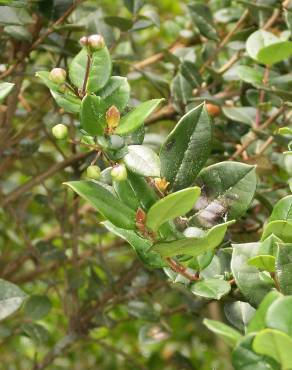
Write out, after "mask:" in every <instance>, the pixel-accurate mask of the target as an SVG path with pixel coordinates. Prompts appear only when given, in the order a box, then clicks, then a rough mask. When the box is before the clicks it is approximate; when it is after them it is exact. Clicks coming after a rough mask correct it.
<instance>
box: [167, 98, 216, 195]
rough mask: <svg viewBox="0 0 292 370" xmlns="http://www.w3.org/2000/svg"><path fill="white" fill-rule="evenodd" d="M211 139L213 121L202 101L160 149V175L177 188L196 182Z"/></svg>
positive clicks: (182, 120)
mask: <svg viewBox="0 0 292 370" xmlns="http://www.w3.org/2000/svg"><path fill="white" fill-rule="evenodd" d="M211 142H212V125H211V121H210V118H209V116H208V113H207V111H206V109H205V106H204V104H201V105H199V106H198V107H196V108H194V109H192V110H190V111H189V112H188V113H187V114H185V115H184V116H183V117H182V118H181V119H180V121H179V122H178V124H177V125H176V126H175V128H174V129H173V131H172V132H171V133H170V134H169V135H168V137H167V139H166V141H165V142H164V144H163V146H162V148H161V152H160V159H161V175H162V177H165V178H166V179H167V181H168V182H170V186H171V188H172V189H173V190H174V191H176V190H180V189H183V188H186V187H188V186H190V185H192V184H193V183H194V180H195V178H196V176H197V174H198V173H199V171H200V170H201V169H202V167H203V166H204V164H205V163H206V160H207V158H208V156H209V153H210V150H211Z"/></svg>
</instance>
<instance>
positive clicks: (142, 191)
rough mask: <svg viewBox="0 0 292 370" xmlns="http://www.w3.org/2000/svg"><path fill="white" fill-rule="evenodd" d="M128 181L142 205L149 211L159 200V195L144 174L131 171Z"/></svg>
mask: <svg viewBox="0 0 292 370" xmlns="http://www.w3.org/2000/svg"><path fill="white" fill-rule="evenodd" d="M128 181H129V183H130V185H131V188H132V189H133V192H134V193H135V196H136V198H137V199H138V200H139V202H140V205H141V207H142V208H143V209H144V210H145V211H147V210H148V209H149V208H150V207H151V206H152V204H154V203H155V202H156V201H157V199H158V195H157V194H156V193H155V191H154V189H153V188H152V187H150V185H149V184H148V183H147V181H146V180H145V178H144V177H142V176H139V175H137V174H135V173H133V172H131V171H129V172H128Z"/></svg>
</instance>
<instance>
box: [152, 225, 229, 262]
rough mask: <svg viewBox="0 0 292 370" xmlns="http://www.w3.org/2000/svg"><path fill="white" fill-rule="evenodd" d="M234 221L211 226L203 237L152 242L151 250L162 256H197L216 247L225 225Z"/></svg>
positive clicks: (225, 228) (225, 227) (222, 235)
mask: <svg viewBox="0 0 292 370" xmlns="http://www.w3.org/2000/svg"><path fill="white" fill-rule="evenodd" d="M232 223H234V221H229V222H226V223H224V224H220V225H216V226H214V227H212V229H210V230H209V231H208V233H207V235H206V236H205V237H203V238H186V239H179V240H175V241H171V242H160V243H157V244H154V245H153V247H152V250H153V251H156V252H157V253H159V254H160V255H161V256H163V257H173V256H177V255H180V254H187V255H190V256H194V257H196V256H198V255H200V254H202V253H204V252H207V251H209V250H212V249H214V248H216V247H217V246H218V245H219V244H220V243H221V242H222V240H223V238H224V235H225V233H226V230H227V227H228V226H229V225H231V224H232Z"/></svg>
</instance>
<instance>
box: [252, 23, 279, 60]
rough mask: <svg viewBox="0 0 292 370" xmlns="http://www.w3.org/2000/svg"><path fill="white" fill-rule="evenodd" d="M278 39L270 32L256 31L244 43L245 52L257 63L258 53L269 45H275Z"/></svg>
mask: <svg viewBox="0 0 292 370" xmlns="http://www.w3.org/2000/svg"><path fill="white" fill-rule="evenodd" d="M278 41H279V39H278V38H277V37H276V36H274V35H273V34H272V33H271V32H268V31H264V30H258V31H255V32H254V33H252V34H251V35H250V36H249V38H248V39H247V41H246V51H247V53H248V54H249V56H250V57H251V58H252V59H254V60H256V61H258V53H259V51H260V50H261V49H262V48H264V47H266V46H269V45H271V44H274V43H277V42H278Z"/></svg>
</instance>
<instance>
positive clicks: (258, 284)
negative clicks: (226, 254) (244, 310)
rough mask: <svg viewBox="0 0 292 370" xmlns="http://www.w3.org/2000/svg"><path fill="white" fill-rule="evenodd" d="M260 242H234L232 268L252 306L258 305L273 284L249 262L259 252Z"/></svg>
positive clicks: (242, 291) (241, 289) (238, 284)
mask: <svg viewBox="0 0 292 370" xmlns="http://www.w3.org/2000/svg"><path fill="white" fill-rule="evenodd" d="M259 248H260V243H245V244H233V253H232V259H231V270H232V274H233V277H234V279H235V281H236V284H237V286H238V288H239V289H240V291H241V293H242V294H243V295H244V296H245V298H246V299H247V300H248V302H249V303H250V304H251V305H252V306H257V305H258V304H259V303H260V302H261V300H262V299H263V298H264V296H265V295H266V294H267V293H268V292H269V291H270V289H271V285H270V284H269V283H268V282H267V281H265V280H263V279H262V278H261V275H260V271H259V270H258V269H257V268H256V267H254V266H250V265H249V264H248V260H249V259H250V258H251V257H253V256H256V255H257V254H258V250H259Z"/></svg>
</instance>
